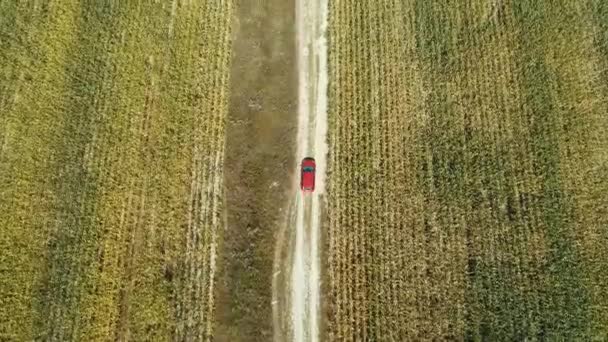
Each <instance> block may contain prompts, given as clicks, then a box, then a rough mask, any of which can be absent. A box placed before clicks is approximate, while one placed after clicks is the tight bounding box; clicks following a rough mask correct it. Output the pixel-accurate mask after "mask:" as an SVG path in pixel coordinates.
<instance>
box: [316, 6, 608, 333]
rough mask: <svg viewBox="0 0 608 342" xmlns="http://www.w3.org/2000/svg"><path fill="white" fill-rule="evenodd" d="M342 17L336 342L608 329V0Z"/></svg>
mask: <svg viewBox="0 0 608 342" xmlns="http://www.w3.org/2000/svg"><path fill="white" fill-rule="evenodd" d="M330 21H331V22H330V37H329V38H330V43H331V45H330V68H331V70H330V77H331V82H330V112H329V121H330V122H329V125H330V149H329V150H330V165H329V169H330V173H329V189H328V193H329V194H328V195H329V197H328V211H327V213H328V220H327V223H326V238H327V244H328V245H327V256H328V261H327V267H328V281H329V284H328V286H327V287H328V290H327V291H328V292H327V300H328V327H327V330H328V331H327V333H328V337H329V340H330V341H368V340H369V341H379V340H384V341H421V340H488V341H523V340H565V341H574V340H585V341H590V340H605V339H606V338H608V296H606V294H607V293H608V273H607V272H606V270H607V269H608V229H607V228H608V133H607V132H608V115H607V114H606V109H607V105H608V87H607V84H608V72H607V70H608V3H606V2H605V1H601V0H585V1H568V0H560V1H551V2H548V1H532V0H496V1H481V0H474V1H460V0H450V1H439V0H405V1H401V0H386V1H338V0H334V1H331V15H330Z"/></svg>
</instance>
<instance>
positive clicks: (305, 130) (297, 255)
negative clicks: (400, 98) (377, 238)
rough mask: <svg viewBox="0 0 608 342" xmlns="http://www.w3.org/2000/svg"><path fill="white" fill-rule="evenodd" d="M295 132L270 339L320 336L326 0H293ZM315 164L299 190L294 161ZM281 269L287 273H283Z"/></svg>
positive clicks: (302, 341)
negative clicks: (308, 182) (308, 189)
mask: <svg viewBox="0 0 608 342" xmlns="http://www.w3.org/2000/svg"><path fill="white" fill-rule="evenodd" d="M296 25H297V27H296V41H297V59H298V136H297V144H298V147H297V151H296V161H297V164H296V165H294V167H295V168H296V170H295V171H294V174H295V175H296V177H294V185H293V186H294V194H293V198H292V204H291V205H290V206H289V212H288V215H287V217H288V218H289V220H288V221H287V227H286V229H285V231H284V232H283V237H284V238H283V239H280V241H283V242H282V243H280V246H279V248H277V259H276V262H275V274H274V277H273V297H274V298H273V313H274V315H273V316H274V326H275V335H274V336H275V341H288V340H293V341H296V342H304V341H318V340H319V307H320V305H319V304H320V303H319V299H320V270H319V268H320V260H319V254H320V251H319V245H320V243H319V236H320V232H319V230H320V226H321V210H322V200H323V192H324V188H325V179H324V178H325V168H326V160H325V159H326V158H325V156H326V153H327V145H326V135H327V42H326V37H325V31H326V29H327V0H315V1H305V0H297V1H296ZM304 157H313V158H315V159H316V163H317V173H316V189H315V192H314V193H313V194H306V195H305V194H303V193H302V192H301V191H300V190H299V189H298V187H299V163H300V161H301V160H302V158H304ZM282 273H287V274H283V275H282Z"/></svg>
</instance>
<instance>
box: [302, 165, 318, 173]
mask: <svg viewBox="0 0 608 342" xmlns="http://www.w3.org/2000/svg"><path fill="white" fill-rule="evenodd" d="M314 170H315V169H313V168H312V166H307V167H305V168H304V172H313V171H314Z"/></svg>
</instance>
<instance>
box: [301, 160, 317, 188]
mask: <svg viewBox="0 0 608 342" xmlns="http://www.w3.org/2000/svg"><path fill="white" fill-rule="evenodd" d="M315 168H316V164H315V160H314V159H313V158H304V159H302V167H301V175H302V176H301V178H300V188H302V191H304V192H313V191H314V190H315Z"/></svg>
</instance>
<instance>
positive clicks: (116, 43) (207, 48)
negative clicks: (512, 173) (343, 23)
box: [0, 0, 233, 341]
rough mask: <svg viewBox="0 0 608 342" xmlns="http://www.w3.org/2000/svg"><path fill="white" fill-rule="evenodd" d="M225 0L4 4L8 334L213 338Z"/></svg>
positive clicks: (1, 192) (1, 130) (1, 316)
mask: <svg viewBox="0 0 608 342" xmlns="http://www.w3.org/2000/svg"><path fill="white" fill-rule="evenodd" d="M232 12H233V4H232V2H231V1H223V0H217V1H216V0H199V1H177V0H174V1H164V2H159V1H88V0H87V1H75V0H66V1H3V2H0V13H2V15H1V18H0V41H1V48H0V231H1V234H0V340H7V341H8V340H15V341H30V340H39V339H41V340H56V341H69V340H87V341H90V340H113V339H117V340H125V339H130V340H134V341H150V340H167V339H175V340H208V339H209V338H210V336H211V333H212V321H213V320H212V317H213V312H214V296H213V293H214V290H213V284H214V269H215V256H216V253H217V251H216V245H217V241H218V239H219V238H220V236H219V233H220V227H221V226H222V222H221V220H220V215H219V213H220V206H221V203H222V197H223V195H222V192H223V190H222V188H223V170H222V165H223V153H224V116H225V114H226V106H227V96H226V85H227V81H228V80H227V78H228V63H229V52H230V44H229V37H230V32H229V31H230V18H231V15H232Z"/></svg>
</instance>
